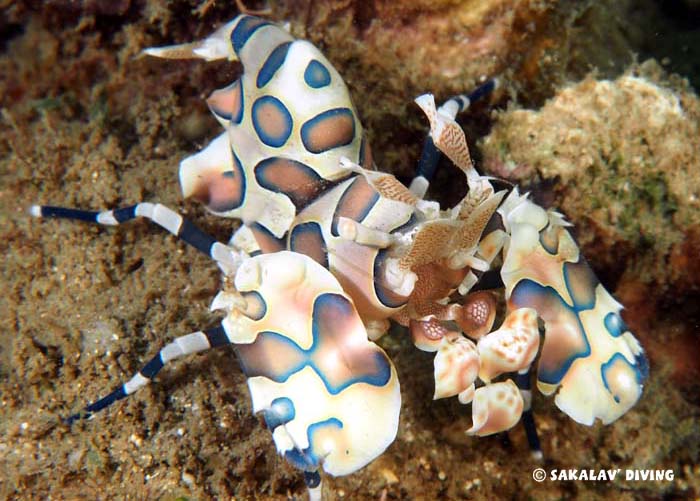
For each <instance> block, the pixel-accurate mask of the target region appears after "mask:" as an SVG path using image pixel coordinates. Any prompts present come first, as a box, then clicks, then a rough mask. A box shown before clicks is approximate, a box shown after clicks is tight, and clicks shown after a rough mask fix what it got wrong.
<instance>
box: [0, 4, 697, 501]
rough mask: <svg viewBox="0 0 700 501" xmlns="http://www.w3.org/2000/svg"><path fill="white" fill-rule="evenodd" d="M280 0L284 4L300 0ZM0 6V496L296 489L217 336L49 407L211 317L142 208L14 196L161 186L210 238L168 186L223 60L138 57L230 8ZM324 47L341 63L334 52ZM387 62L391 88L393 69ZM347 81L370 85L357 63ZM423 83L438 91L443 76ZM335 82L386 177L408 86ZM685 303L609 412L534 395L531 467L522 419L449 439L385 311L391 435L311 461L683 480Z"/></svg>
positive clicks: (255, 494)
mask: <svg viewBox="0 0 700 501" xmlns="http://www.w3.org/2000/svg"><path fill="white" fill-rule="evenodd" d="M302 3H303V2H296V4H302ZM319 3H321V4H322V3H323V2H319ZM330 3H333V2H330ZM351 3H352V2H351ZM379 3H381V2H379ZM451 3H453V4H454V3H455V2H451ZM691 3H692V2H691ZM346 4H347V2H346ZM290 5H291V7H290ZM294 5H295V2H288V5H287V6H286V7H285V8H287V9H292V12H297V11H295V10H294ZM304 5H305V3H304ZM197 8H199V10H196V9H197ZM0 9H2V10H3V12H2V14H1V16H2V18H1V21H2V24H1V25H0V27H1V29H2V45H1V46H0V49H2V53H1V54H0V106H1V107H2V118H1V121H0V176H1V177H0V248H1V249H2V256H3V257H2V261H1V264H0V273H1V278H0V326H1V327H0V399H1V400H0V499H162V500H184V499H233V498H235V499H284V498H287V499H304V498H305V488H304V484H303V481H302V478H301V476H300V475H299V474H298V472H296V471H295V470H294V469H292V468H291V467H290V466H288V465H287V464H286V463H285V462H284V460H283V459H282V458H280V457H279V456H278V455H277V454H276V451H275V447H274V445H273V442H272V440H271V437H270V436H269V433H268V432H267V431H266V429H265V427H264V424H263V422H262V419H260V418H258V417H256V416H253V415H252V414H251V406H250V401H249V397H248V389H247V387H246V385H245V378H244V377H243V375H242V374H241V372H240V370H239V368H238V365H237V361H236V358H235V355H234V353H233V351H232V350H228V349H222V350H220V351H213V352H209V353H207V354H204V355H199V356H193V357H191V358H190V359H188V360H186V361H182V362H178V363H175V364H173V365H172V366H171V367H168V368H167V369H166V370H164V371H162V372H161V374H160V375H159V377H158V378H157V383H156V384H154V385H151V386H150V387H148V388H147V389H144V390H142V391H141V392H139V393H138V394H137V395H136V396H133V397H131V398H129V399H127V400H126V401H125V402H123V403H119V404H117V405H115V406H114V407H112V408H111V409H110V410H109V411H106V412H103V413H101V414H99V415H98V416H96V417H95V419H93V420H91V421H87V422H79V423H77V424H75V425H73V426H72V427H68V426H65V425H63V424H61V422H60V417H61V416H65V415H66V414H69V413H71V412H74V411H77V410H79V409H80V408H81V406H82V405H84V404H86V403H87V402H89V401H91V400H93V399H95V398H96V397H98V396H100V395H103V394H105V393H106V391H109V390H111V389H112V388H114V387H115V386H116V385H117V384H118V383H119V382H123V381H125V380H126V379H127V378H128V377H130V375H131V374H132V373H133V372H134V371H135V370H137V369H138V368H139V367H140V366H141V365H142V364H143V363H144V362H145V361H146V360H148V359H149V358H150V357H151V356H152V355H153V354H155V352H156V351H157V350H158V349H159V348H160V347H162V346H163V345H164V344H165V343H166V342H167V341H168V340H170V339H172V338H174V337H175V336H179V335H183V334H186V333H188V332H191V331H194V330H198V329H200V328H205V327H209V326H213V325H215V324H216V322H217V317H216V316H215V315H213V314H211V313H210V312H209V311H208V306H209V303H210V301H211V299H212V298H213V297H214V295H215V294H216V292H217V290H218V287H219V273H218V271H217V268H216V267H215V266H214V265H213V264H212V263H211V262H209V261H208V259H206V258H205V257H203V256H201V255H199V254H198V253H196V252H195V251H194V250H192V249H190V248H185V246H184V245H183V244H182V243H180V242H178V241H176V240H175V238H173V237H172V236H168V235H166V234H165V233H164V232H163V231H160V230H158V229H157V228H155V227H153V226H150V225H149V224H148V223H145V222H135V223H132V224H129V225H124V226H122V227H119V228H100V227H96V226H89V225H85V224H77V223H72V222H65V221H61V222H57V221H39V220H36V219H32V218H30V217H29V214H28V212H27V208H28V207H29V206H30V205H31V204H33V203H45V204H55V205H65V206H76V207H82V208H105V207H117V206H123V205H128V204H132V203H134V202H137V201H141V200H146V201H160V202H162V203H164V204H166V205H168V206H170V207H173V208H175V209H177V210H178V211H180V212H181V213H183V214H185V215H187V216H188V217H190V218H192V219H193V220H194V221H195V222H196V223H197V224H198V225H199V226H200V227H202V228H204V229H205V230H207V231H208V232H210V233H212V234H214V235H215V236H217V237H218V238H219V239H221V240H226V239H227V238H228V236H229V235H230V233H231V231H232V230H233V229H234V228H235V225H236V223H235V222H234V221H230V220H222V219H217V218H215V217H212V216H208V215H207V214H206V213H205V211H204V210H203V209H202V208H201V207H199V206H198V205H197V204H196V203H194V202H185V201H183V200H182V199H181V196H180V194H179V186H178V182H177V165H178V163H179V161H180V159H181V158H183V157H184V156H186V155H187V154H188V153H190V152H193V151H196V150H197V149H199V148H201V147H202V146H204V145H205V144H206V142H207V140H208V139H209V138H212V137H214V135H216V134H218V130H219V129H218V126H217V124H216V122H215V121H214V119H213V118H211V117H210V116H209V114H208V111H207V109H206V105H205V103H204V101H203V99H202V98H203V97H206V95H208V94H209V93H210V92H211V91H212V90H214V89H216V88H219V87H222V86H224V85H225V84H226V83H227V82H229V81H232V80H233V79H234V78H235V77H236V75H237V74H238V72H239V71H240V70H239V68H238V67H237V66H235V65H228V64H226V63H216V64H210V65H206V64H204V63H201V62H187V61H184V62H163V61H153V60H147V59H137V58H136V57H135V56H136V55H137V54H138V52H139V50H140V49H142V48H143V47H146V46H149V45H151V44H164V43H168V42H171V41H189V40H191V39H193V38H195V37H198V36H203V35H206V34H208V33H209V32H210V31H211V30H212V28H213V27H215V26H216V25H218V24H219V23H221V22H223V21H226V20H228V19H229V18H232V17H233V16H234V15H235V13H236V9H235V6H226V5H223V4H222V3H217V2H201V3H197V2H175V3H173V4H170V5H166V4H159V3H145V4H142V3H138V2H129V1H123V2H115V3H114V4H113V6H112V7H107V6H106V4H103V3H101V2H99V1H97V2H90V1H86V2H82V3H81V4H80V5H77V3H75V2H66V3H61V2H48V3H46V4H45V5H41V4H34V3H31V2H28V3H26V4H24V3H13V2H7V1H6V2H0ZM280 11H284V12H289V11H288V10H284V9H281V8H280V10H278V11H277V14H279V12H280ZM304 12H305V13H306V15H308V12H307V11H306V10H305V11H304ZM338 12H341V13H342V12H344V11H343V10H342V9H339V11H338ZM365 21H366V20H365ZM331 24H332V23H331ZM324 33H325V32H324V31H323V30H317V31H315V32H314V36H313V38H314V40H315V41H316V42H318V41H319V40H320V41H321V42H324ZM335 37H336V38H337V36H335ZM329 38H333V37H331V36H330V35H329ZM357 43H359V42H357ZM329 44H330V42H327V43H324V45H325V46H327V45H329ZM335 54H336V57H337V59H334V62H336V63H337V64H338V67H339V70H340V71H341V73H343V69H344V68H346V67H348V66H349V65H351V64H352V63H353V58H352V57H344V56H343V54H342V53H338V51H336V52H335ZM372 78H376V76H373V77H372ZM391 78H392V79H393V80H392V85H396V86H401V85H402V82H401V78H402V75H401V74H398V75H392V76H391ZM532 78H534V79H537V78H538V77H537V75H535V76H534V77H532ZM542 78H544V77H542ZM349 85H350V90H351V92H357V89H358V88H362V89H363V90H364V91H368V89H367V88H366V87H368V85H364V84H363V82H362V81H358V80H357V77H355V78H354V80H353V81H352V82H349ZM412 85H413V84H412ZM369 87H370V88H369V91H370V92H371V90H372V89H371V86H369ZM407 87H408V90H407V91H406V93H407V94H408V95H410V94H411V93H413V94H415V92H414V89H413V88H411V85H408V84H407ZM532 88H537V84H536V83H535V84H533V85H532ZM380 90H381V89H380ZM436 92H438V95H440V92H443V94H442V96H443V97H444V96H445V95H447V94H448V93H449V92H450V89H449V88H447V89H437V90H436ZM354 97H355V99H356V101H359V102H360V103H359V104H358V108H359V111H360V115H361V116H362V115H363V113H367V114H368V115H369V114H372V119H371V120H370V123H371V124H372V125H373V127H374V128H370V137H371V138H372V134H375V135H376V136H377V142H378V143H379V144H380V145H382V148H380V149H379V151H378V152H377V153H376V159H377V163H378V164H379V165H382V162H384V163H385V164H387V165H390V166H391V165H392V163H393V164H394V165H396V164H397V163H399V161H402V162H403V163H402V165H404V166H403V167H396V168H394V169H393V170H394V171H395V172H401V173H402V174H403V176H404V178H405V176H406V172H408V171H409V170H410V167H406V166H405V165H406V162H408V165H412V164H413V163H414V162H415V160H416V158H417V155H418V152H419V147H418V142H419V141H417V138H418V139H419V138H420V136H421V134H422V133H421V132H420V127H422V126H423V119H422V117H421V116H420V112H419V111H418V110H417V109H415V108H409V105H408V104H407V105H406V108H401V109H399V110H396V109H394V108H392V107H391V106H390V105H388V104H387V106H386V107H384V108H381V107H380V108H375V109H372V110H368V106H366V105H365V104H363V100H362V99H361V98H360V97H359V96H358V95H356V94H354ZM399 97H400V98H401V99H406V96H399ZM399 97H397V96H390V98H388V101H387V102H391V103H394V102H395V101H396V99H398V98H399ZM379 99H380V98H377V99H376V100H375V101H374V102H380V103H381V102H382V101H380V100H379ZM480 113H481V115H480V116H482V117H488V112H485V111H483V109H482V110H481V112H480ZM397 114H410V115H411V117H412V118H411V119H410V120H411V122H410V124H411V125H410V126H406V127H404V129H407V130H408V132H406V130H404V132H403V133H404V135H405V137H407V138H408V140H407V142H406V143H401V142H398V141H394V142H391V141H389V140H388V139H386V137H385V136H386V134H385V136H382V134H384V132H383V131H382V130H381V128H380V127H381V124H382V123H384V124H392V123H393V121H394V120H396V118H395V117H396V115H397ZM378 117H379V118H378ZM483 120H485V119H483V118H482V121H483ZM401 127H402V126H398V129H399V132H396V134H398V135H400V134H401V130H403V129H401ZM392 133H394V131H392ZM387 144H389V146H387ZM376 149H377V148H376V147H375V150H376ZM433 196H439V193H438V194H437V195H434V194H433ZM563 210H564V212H566V207H564V208H563ZM574 222H576V221H574ZM592 265H593V267H594V268H595V267H596V263H595V262H593V263H592ZM612 276H619V274H617V275H615V274H613V275H612ZM603 280H604V281H605V280H606V276H605V275H604V276H603ZM609 285H610V286H611V289H612V290H614V289H615V287H614V286H615V284H614V283H612V284H609ZM670 294H673V291H671V292H670ZM684 294H685V293H684ZM693 301H694V300H691V299H688V298H687V297H677V298H671V300H669V301H666V302H664V303H663V306H662V307H660V308H659V309H658V312H656V313H655V315H654V316H653V321H652V322H651V323H650V324H649V325H648V326H646V327H645V329H644V330H643V331H641V332H637V335H638V337H639V338H640V340H641V341H642V343H643V344H648V345H653V346H654V347H655V348H654V350H653V352H652V353H650V355H653V356H650V362H651V376H650V378H649V380H648V383H647V385H646V386H645V389H644V394H643V396H642V398H641V400H640V402H639V403H638V405H637V406H636V407H635V408H634V409H632V410H631V411H630V412H629V413H628V414H626V415H625V416H624V417H623V418H621V419H620V420H618V421H617V422H615V423H614V424H612V425H610V426H602V425H600V424H596V425H595V426H593V427H586V426H582V425H578V424H576V423H575V422H574V421H572V420H571V419H569V418H568V417H567V416H565V415H564V414H563V413H562V412H560V411H559V410H558V409H557V408H556V407H555V406H554V405H553V404H552V402H551V400H549V399H547V398H545V397H543V396H542V395H539V394H536V397H535V400H534V404H533V406H534V410H535V413H536V419H537V427H538V431H539V434H540V437H541V439H542V445H543V450H544V454H545V460H544V462H543V463H541V464H540V463H537V462H535V461H533V459H532V458H531V457H530V454H529V452H528V448H527V443H526V440H525V434H524V431H523V429H522V428H521V427H520V426H516V427H515V428H514V429H512V430H511V431H509V432H508V433H507V439H505V438H504V437H503V436H492V437H487V438H472V437H468V436H466V435H465V433H464V431H465V430H466V429H467V428H469V427H470V422H471V420H470V411H469V408H465V407H463V406H461V405H460V404H459V403H458V402H457V401H456V399H446V400H442V401H436V402H434V401H432V393H433V377H432V372H433V367H432V355H430V354H426V353H423V352H420V351H418V350H416V349H415V348H414V347H413V346H412V344H411V343H410V340H409V339H408V338H407V336H406V333H405V332H402V331H401V330H400V329H394V330H393V331H392V333H391V335H390V336H386V337H385V338H383V340H382V341H381V344H382V346H383V347H384V348H385V350H386V351H387V353H388V354H389V356H390V357H391V359H392V360H393V362H394V363H395V365H396V368H397V371H398V374H399V378H400V381H401V389H402V398H403V409H402V414H401V421H400V428H399V433H398V437H397V439H396V441H395V442H394V443H393V444H392V445H391V446H390V447H389V449H388V450H387V451H386V453H385V454H383V455H382V456H381V457H380V458H379V459H377V460H376V461H374V462H373V463H371V464H370V465H369V466H368V467H366V468H364V469H363V470H361V471H360V472H358V473H356V474H353V475H350V476H348V477H344V478H335V479H334V478H326V495H327V498H328V499H343V498H344V499H461V498H467V499H469V498H474V499H570V498H581V499H597V498H603V497H605V498H612V499H658V498H668V499H676V498H678V499H681V498H684V499H693V498H697V497H698V496H699V495H700V481H699V480H698V476H699V475H700V466H698V454H699V449H700V420H699V418H698V416H699V411H700V408H699V401H698V400H699V399H698V383H697V374H698V372H697V364H698V358H697V356H698V337H697V332H698V329H700V326H699V325H698V311H697V308H695V307H693V306H692V304H693ZM628 320H629V319H628ZM629 323H630V325H634V324H635V323H634V319H632V320H631V321H630V322H629ZM688 332H689V333H690V334H688V335H686V334H685V333H688ZM679 333H681V334H683V335H682V336H681V335H680V334H679ZM688 336H689V337H688ZM676 339H684V340H685V341H684V342H683V343H681V344H677V343H676V342H675V340H676ZM677 360H681V361H683V360H685V361H686V363H687V367H688V369H687V370H688V372H687V373H682V374H680V375H679V374H678V372H679V371H678V370H676V369H677V367H676V369H674V364H676V363H677V362H676V361H677ZM678 363H680V362H678ZM683 367H685V366H683ZM537 467H542V468H544V469H545V470H547V471H548V472H549V471H551V470H553V469H587V470H590V469H592V470H594V471H596V472H597V471H599V470H601V469H618V468H619V469H621V470H622V473H621V474H620V475H619V476H618V478H617V479H616V480H614V481H551V480H546V481H544V482H541V483H537V482H535V481H534V480H533V478H532V471H533V469H534V468H537ZM627 469H643V470H648V469H657V470H671V471H672V472H673V479H672V480H663V481H628V480H625V479H624V478H621V477H624V474H625V470H627Z"/></svg>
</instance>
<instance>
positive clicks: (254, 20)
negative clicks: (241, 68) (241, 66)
mask: <svg viewBox="0 0 700 501" xmlns="http://www.w3.org/2000/svg"><path fill="white" fill-rule="evenodd" d="M263 26H270V23H268V22H267V21H265V20H264V19H260V18H258V17H253V16H246V17H244V18H243V19H241V20H240V21H239V22H238V24H237V25H236V27H235V28H234V29H233V31H232V32H231V45H232V46H233V50H234V51H235V52H236V55H238V56H239V57H240V55H241V50H242V49H243V47H244V46H245V44H246V42H247V41H248V40H249V39H250V37H251V36H252V35H253V33H255V32H256V31H257V30H258V29H260V28H262V27H263Z"/></svg>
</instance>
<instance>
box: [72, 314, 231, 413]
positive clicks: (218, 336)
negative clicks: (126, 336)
mask: <svg viewBox="0 0 700 501" xmlns="http://www.w3.org/2000/svg"><path fill="white" fill-rule="evenodd" d="M227 344H231V342H230V341H229V338H228V336H227V335H226V332H225V331H224V328H223V327H222V326H218V327H214V328H213V329H209V330H206V331H197V332H193V333H192V334H187V335H185V336H181V337H178V338H176V339H175V340H174V341H173V342H172V343H169V344H167V345H166V346H165V347H164V348H163V349H162V350H160V351H159V352H158V354H157V355H156V356H155V357H153V358H152V359H151V360H149V361H148V363H147V364H146V365H144V366H143V368H142V369H141V370H140V371H139V372H137V373H136V374H134V376H133V377H132V378H131V379H130V380H129V381H127V382H126V383H124V384H123V385H121V386H120V387H119V388H117V389H116V390H114V391H113V392H111V393H110V394H109V395H107V396H105V397H102V398H101V399H99V400H97V401H96V402H93V403H92V404H90V405H88V406H87V407H85V408H84V409H83V410H82V411H80V412H79V413H77V414H73V415H72V416H69V417H67V418H65V419H64V421H65V423H66V424H69V425H70V424H72V423H73V422H75V421H76V420H78V419H87V418H89V417H91V416H92V415H93V414H94V413H95V412H99V411H101V410H102V409H104V408H106V407H109V406H110V405H112V404H113V403H115V402H117V401H119V400H121V399H123V398H126V397H127V396H129V395H131V394H132V393H134V392H135V391H137V390H139V389H141V388H143V387H144V386H146V385H147V384H148V383H150V382H151V381H152V380H153V378H155V377H156V374H158V372H160V370H161V369H162V368H163V367H164V366H165V364H167V363H168V362H170V361H172V360H175V359H177V358H180V357H183V356H185V355H190V354H192V353H199V352H200V351H205V350H208V349H210V348H217V347H219V346H224V345H227Z"/></svg>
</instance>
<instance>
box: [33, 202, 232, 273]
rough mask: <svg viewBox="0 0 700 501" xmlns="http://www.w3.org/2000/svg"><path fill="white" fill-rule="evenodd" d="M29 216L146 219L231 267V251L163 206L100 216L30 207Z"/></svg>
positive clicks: (105, 222)
mask: <svg viewBox="0 0 700 501" xmlns="http://www.w3.org/2000/svg"><path fill="white" fill-rule="evenodd" d="M30 212H31V214H32V216H35V217H51V218H57V219H74V220H77V221H86V222H88V223H97V224H103V225H107V226H115V225H118V224H121V223H125V222H127V221H131V220H132V219H136V218H137V217H145V218H147V219H150V220H151V221H152V222H154V223H155V224H157V225H158V226H161V227H162V228H165V229H166V230H168V231H169V232H170V233H172V234H173V235H175V236H176V237H178V238H179V239H181V240H182V241H184V242H185V243H188V244H190V245H191V246H192V247H194V248H195V249H197V250H199V251H201V252H203V253H204V254H206V255H208V256H210V257H211V258H212V259H214V260H215V261H216V262H217V263H219V264H220V265H222V266H228V267H234V262H233V261H234V258H233V255H232V252H231V249H230V248H229V247H228V246H226V244H223V243H221V242H218V241H217V240H216V239H215V238H214V237H212V236H210V235H207V234H206V233H204V232H203V231H202V230H200V229H199V228H197V227H196V226H195V225H194V224H193V223H191V222H190V221H188V220H187V219H185V218H184V217H182V216H181V215H180V214H178V213H177V212H175V211H174V210H172V209H169V208H168V207H166V206H165V205H161V204H152V203H149V202H141V203H138V204H136V205H132V206H129V207H123V208H121V209H113V210H106V211H102V212H99V211H90V210H81V209H70V208H66V207H53V206H50V205H33V206H32V207H31V209H30Z"/></svg>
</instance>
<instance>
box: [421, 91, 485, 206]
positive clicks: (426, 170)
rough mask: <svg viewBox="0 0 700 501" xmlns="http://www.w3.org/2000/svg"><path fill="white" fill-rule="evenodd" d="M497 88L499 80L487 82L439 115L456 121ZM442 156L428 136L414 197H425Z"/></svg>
mask: <svg viewBox="0 0 700 501" xmlns="http://www.w3.org/2000/svg"><path fill="white" fill-rule="evenodd" d="M496 87H498V80H497V79H495V78H494V79H491V80H487V81H486V82H485V83H483V84H482V85H480V86H479V87H477V88H476V89H475V90H474V91H472V92H471V93H470V94H460V95H458V96H454V97H451V98H450V99H448V100H447V101H445V102H444V103H443V105H442V106H440V107H439V108H438V113H442V114H444V115H447V116H449V117H450V118H451V119H453V120H454V119H455V117H456V116H457V114H459V113H462V112H463V111H466V110H467V109H468V108H469V106H470V105H471V104H472V103H474V102H476V101H478V100H480V99H482V98H483V97H484V96H488V95H489V94H491V93H492V92H493V91H494V90H495V89H496ZM440 155H441V153H440V150H438V149H437V148H436V147H435V144H434V143H433V140H432V138H431V137H430V134H428V135H427V136H426V138H425V142H424V143H423V151H422V152H421V156H420V160H419V161H418V167H417V168H416V177H414V178H413V181H411V186H410V187H409V189H410V190H411V192H412V193H413V194H414V195H416V196H418V197H420V198H423V197H424V196H425V193H426V192H427V191H428V186H429V185H430V181H432V179H433V176H434V175H435V169H436V168H437V165H438V162H439V161H440Z"/></svg>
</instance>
